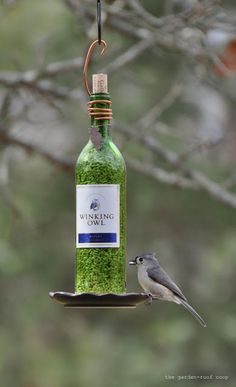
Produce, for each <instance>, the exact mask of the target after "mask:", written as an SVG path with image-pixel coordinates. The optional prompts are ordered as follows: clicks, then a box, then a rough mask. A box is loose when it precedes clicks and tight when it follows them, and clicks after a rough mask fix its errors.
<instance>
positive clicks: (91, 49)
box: [83, 40, 107, 95]
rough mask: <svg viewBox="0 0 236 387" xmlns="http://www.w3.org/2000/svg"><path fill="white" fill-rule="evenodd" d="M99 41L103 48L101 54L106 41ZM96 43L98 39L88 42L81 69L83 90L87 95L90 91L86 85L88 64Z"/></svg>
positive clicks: (104, 49)
mask: <svg viewBox="0 0 236 387" xmlns="http://www.w3.org/2000/svg"><path fill="white" fill-rule="evenodd" d="M101 43H102V45H103V49H102V51H101V54H100V55H103V54H104V53H105V52H106V49H107V43H106V42H105V40H101ZM97 44H99V41H98V40H94V42H92V43H91V44H90V46H89V49H88V52H87V55H86V57H85V61H84V71H83V78H84V87H85V90H86V91H87V93H88V95H91V91H90V88H89V85H88V65H89V62H90V59H91V56H92V53H93V50H94V48H95V47H96V45H97Z"/></svg>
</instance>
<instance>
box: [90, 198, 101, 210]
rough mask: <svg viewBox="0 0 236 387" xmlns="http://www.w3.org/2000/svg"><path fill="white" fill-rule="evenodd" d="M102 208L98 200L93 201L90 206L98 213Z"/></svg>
mask: <svg viewBox="0 0 236 387" xmlns="http://www.w3.org/2000/svg"><path fill="white" fill-rule="evenodd" d="M99 208H100V202H99V200H98V199H93V200H92V203H91V204H90V210H93V211H98V210H99Z"/></svg>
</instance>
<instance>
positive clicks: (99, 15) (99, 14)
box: [97, 0, 102, 45]
mask: <svg viewBox="0 0 236 387" xmlns="http://www.w3.org/2000/svg"><path fill="white" fill-rule="evenodd" d="M97 24H98V44H99V45H100V44H101V42H102V3H101V1H100V0H97Z"/></svg>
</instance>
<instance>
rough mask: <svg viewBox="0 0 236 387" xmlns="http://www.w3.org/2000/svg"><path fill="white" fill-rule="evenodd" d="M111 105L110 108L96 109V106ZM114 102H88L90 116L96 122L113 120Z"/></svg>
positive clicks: (98, 100) (99, 100)
mask: <svg viewBox="0 0 236 387" xmlns="http://www.w3.org/2000/svg"><path fill="white" fill-rule="evenodd" d="M97 103H99V104H104V105H107V104H108V105H109V106H110V107H109V108H102V107H94V105H95V104H97ZM111 105H112V102H111V101H110V100H108V99H106V100H105V99H97V100H94V101H89V102H88V114H89V115H90V117H93V118H94V119H95V120H96V121H100V120H111V119H112V108H111Z"/></svg>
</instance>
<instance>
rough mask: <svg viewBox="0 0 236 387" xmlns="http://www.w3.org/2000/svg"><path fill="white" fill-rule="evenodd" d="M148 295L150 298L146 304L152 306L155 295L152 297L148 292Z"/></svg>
mask: <svg viewBox="0 0 236 387" xmlns="http://www.w3.org/2000/svg"><path fill="white" fill-rule="evenodd" d="M147 296H148V299H147V301H146V302H145V304H146V305H148V306H150V305H151V304H152V300H153V297H152V295H151V293H147Z"/></svg>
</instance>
